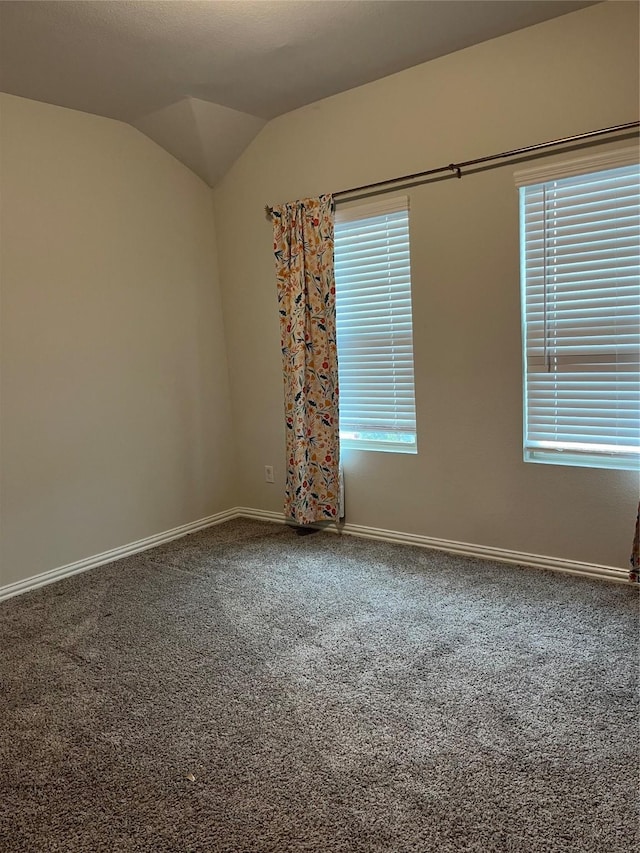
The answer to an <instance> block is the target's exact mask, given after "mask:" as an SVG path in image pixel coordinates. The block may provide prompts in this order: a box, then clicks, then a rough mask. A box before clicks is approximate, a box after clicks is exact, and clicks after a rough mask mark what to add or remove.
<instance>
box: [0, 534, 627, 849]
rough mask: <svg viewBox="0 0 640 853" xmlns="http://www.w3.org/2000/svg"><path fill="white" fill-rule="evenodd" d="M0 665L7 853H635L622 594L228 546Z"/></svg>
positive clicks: (89, 589)
mask: <svg viewBox="0 0 640 853" xmlns="http://www.w3.org/2000/svg"><path fill="white" fill-rule="evenodd" d="M0 649H1V659H0V674H1V678H2V691H3V702H2V707H1V716H2V719H1V731H0V849H1V850H2V851H3V853H5V851H11V853H13V852H14V851H16V852H17V851H20V853H22V851H29V853H34V851H65V853H66V851H87V853H99V851H100V852H101V851H110V852H111V851H136V853H138V851H154V853H164V851H183V853H188V851H207V853H222V852H223V851H224V852H225V853H267V851H269V853H302V851H314V853H316V851H317V853H383V851H384V853H414V851H419V853H428V851H439V853H449V851H482V853H494V851H518V853H528V851H532V853H538V851H576V853H578V851H579V853H591V851H598V853H618V851H625V853H628V851H630V850H632V849H636V847H635V845H636V843H637V841H638V815H637V786H638V759H639V755H638V697H637V690H636V678H637V674H638V621H637V597H636V594H635V593H634V591H633V590H632V589H631V588H629V587H626V586H623V585H614V584H607V583H605V582H598V581H591V580H588V579H584V578H577V577H576V578H574V577H569V576H563V575H558V574H552V573H546V572H541V571H536V570H533V569H525V568H520V567H511V566H506V565H498V564H492V563H487V562H480V561H474V560H471V559H466V558H462V557H453V556H448V555H444V554H440V553H437V552H433V551H428V550H423V549H418V548H412V547H409V546H402V545H388V544H385V543H372V542H368V541H365V540H358V539H353V538H350V537H337V536H335V535H332V534H329V533H318V534H315V535H312V536H305V537H299V536H296V535H295V533H294V532H293V531H291V530H289V529H287V528H285V527H281V526H277V525H269V524H266V523H258V522H249V521H233V522H229V523H227V524H225V525H222V526H220V527H216V528H212V529H210V530H207V531H203V532H201V533H198V534H195V535H193V536H190V537H188V538H185V539H181V540H178V541H176V542H173V543H170V544H168V545H165V546H162V547H160V548H157V549H155V550H152V551H147V552H145V553H143V554H139V555H137V556H134V557H130V558H127V559H124V560H121V561H119V562H117V563H113V564H111V565H109V566H103V567H101V568H97V569H94V570H93V571H91V572H88V573H86V574H82V575H77V576H75V577H73V578H69V579H67V580H64V581H61V582H59V583H57V584H53V585H51V586H48V587H45V588H42V589H40V590H36V591H34V592H32V593H29V594H26V595H24V596H21V597H18V598H14V599H10V600H8V601H6V602H4V603H3V604H1V605H0Z"/></svg>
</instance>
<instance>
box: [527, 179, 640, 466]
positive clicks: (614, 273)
mask: <svg viewBox="0 0 640 853" xmlns="http://www.w3.org/2000/svg"><path fill="white" fill-rule="evenodd" d="M639 184H640V181H639V168H638V165H637V164H636V165H630V166H622V167H618V168H614V169H605V170H602V171H597V172H593V173H590V174H583V175H574V176H571V177H567V178H560V179H558V180H552V181H547V182H545V183H538V184H534V185H532V186H524V187H521V188H520V199H521V201H520V205H521V206H520V215H521V233H522V240H523V242H522V267H523V270H522V271H523V283H524V287H523V313H524V345H525V363H526V376H525V404H526V417H525V451H526V452H527V453H528V458H534V459H535V458H536V454H539V455H542V456H544V455H545V454H553V453H556V454H558V455H560V454H562V453H564V454H567V453H569V454H577V455H580V454H586V455H587V456H590V457H591V458H592V460H593V461H592V463H589V464H594V465H598V464H600V463H602V464H603V465H605V466H606V465H607V460H609V462H613V464H619V465H620V467H634V466H635V465H636V464H637V461H638V452H639V445H640V190H639Z"/></svg>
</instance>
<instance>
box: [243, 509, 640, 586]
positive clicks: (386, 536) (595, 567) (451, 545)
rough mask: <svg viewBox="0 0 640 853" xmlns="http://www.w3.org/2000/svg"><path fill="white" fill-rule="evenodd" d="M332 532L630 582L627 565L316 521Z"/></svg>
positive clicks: (264, 517)
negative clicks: (325, 524) (325, 523)
mask: <svg viewBox="0 0 640 853" xmlns="http://www.w3.org/2000/svg"><path fill="white" fill-rule="evenodd" d="M236 509H237V514H238V515H240V516H243V517H245V518H253V519H256V520H260V521H275V522H277V523H279V524H284V523H285V522H286V519H285V517H284V515H283V514H282V513H277V512H267V511H265V510H255V509H250V508H249V507H237V508H236ZM318 527H321V529H323V530H327V531H329V532H331V533H338V534H346V535H347V536H359V537H361V538H363V539H379V540H382V541H383V542H400V543H402V544H404V545H416V546H418V547H419V548H432V549H434V550H437V551H446V552H447V553H449V554H461V555H463V556H466V557H476V558H478V559H480V560H494V561H496V562H499V563H513V564H517V565H521V566H526V567H530V568H535V569H549V570H551V571H554V572H565V573H569V574H572V575H583V576H586V577H590V578H599V579H601V580H609V581H617V582H619V583H629V575H628V572H627V571H626V569H618V568H616V567H615V566H601V565H599V564H597V563H582V562H579V561H578V560H565V559H562V558H560V557H546V556H542V555H540V554H527V553H526V552H524V551H510V550H508V549H505V548H492V547H490V546H487V545H474V544H470V543H468V542H455V541H453V540H451V539H434V538H433V537H431V536H422V535H420V534H416V533H401V532H398V531H397V530H384V529H382V528H379V527H366V526H364V525H362V524H349V523H346V524H339V525H337V524H333V523H331V524H329V525H327V526H324V525H318Z"/></svg>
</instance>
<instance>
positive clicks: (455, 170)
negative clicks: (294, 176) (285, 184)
mask: <svg viewBox="0 0 640 853" xmlns="http://www.w3.org/2000/svg"><path fill="white" fill-rule="evenodd" d="M638 127H640V121H629V122H627V123H626V124H616V125H614V126H613V127H602V128H600V129H599V130H589V131H587V132H586V133H576V134H575V135H574V136H565V137H563V138H562V139H552V140H550V141H549V142H539V143H538V144H537V145H527V146H525V147H524V148H514V149H513V150H512V151H503V152H502V153H501V154H490V155H489V156H488V157H476V159H475V160H464V161H462V162H461V163H449V165H448V166H438V168H437V169H427V170H426V171H424V172H414V173H413V174H412V175H402V176H401V177H399V178H388V179H387V180H386V181H375V182H374V183H372V184H363V185H362V186H360V187H350V188H349V189H348V190H339V191H338V192H336V193H333V197H334V198H338V197H339V196H343V195H350V194H351V193H357V192H364V191H365V190H373V189H377V188H378V187H388V186H389V184H397V183H406V182H407V181H417V180H419V179H420V178H428V177H431V176H432V175H441V174H445V173H447V174H449V175H450V176H453V175H456V176H457V177H458V178H461V177H462V169H465V168H466V167H467V166H478V165H480V164H481V163H490V162H491V161H494V160H506V159H508V158H510V157H516V156H517V155H519V154H529V153H530V152H531V151H542V150H544V149H545V148H552V147H554V146H556V145H567V144H568V143H570V142H582V141H583V140H586V139H593V138H594V137H596V136H604V135H605V134H607V133H618V132H620V131H622V130H633V129H634V128H636V129H637V128H638ZM265 212H266V214H267V216H269V217H270V216H271V214H272V213H273V207H271V206H269V205H266V206H265Z"/></svg>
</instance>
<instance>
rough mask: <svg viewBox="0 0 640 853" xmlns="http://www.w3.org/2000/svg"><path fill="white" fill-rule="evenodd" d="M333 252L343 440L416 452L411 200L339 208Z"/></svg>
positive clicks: (353, 444) (365, 447) (371, 447)
mask: <svg viewBox="0 0 640 853" xmlns="http://www.w3.org/2000/svg"><path fill="white" fill-rule="evenodd" d="M334 252H335V276H336V315H337V316H336V320H337V338H338V369H339V379H340V439H341V443H342V445H343V446H344V447H349V446H351V447H356V448H358V449H363V450H394V451H401V452H406V453H415V452H416V411H415V394H414V381H413V339H412V327H411V269H410V258H409V208H408V199H407V197H406V196H402V197H394V198H388V199H381V200H378V201H376V202H374V203H368V204H358V205H355V206H354V205H348V206H340V207H338V209H337V211H336V223H335V250H334Z"/></svg>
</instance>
